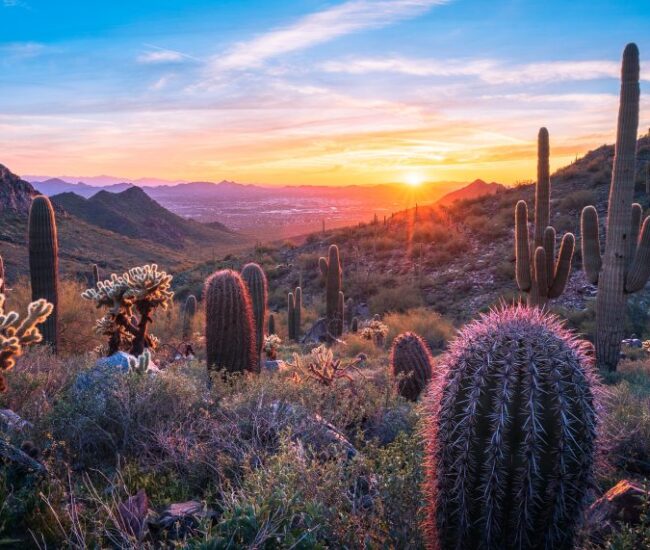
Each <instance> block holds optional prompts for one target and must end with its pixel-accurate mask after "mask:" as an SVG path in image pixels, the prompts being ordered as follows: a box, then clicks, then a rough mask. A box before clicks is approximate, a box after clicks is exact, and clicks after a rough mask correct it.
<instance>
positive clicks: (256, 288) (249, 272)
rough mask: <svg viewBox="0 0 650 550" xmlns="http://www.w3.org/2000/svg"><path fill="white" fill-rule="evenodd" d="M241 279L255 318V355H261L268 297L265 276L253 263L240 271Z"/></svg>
mask: <svg viewBox="0 0 650 550" xmlns="http://www.w3.org/2000/svg"><path fill="white" fill-rule="evenodd" d="M241 277H242V279H243V280H244V282H245V283H246V287H247V288H248V293H249V294H250V297H251V302H252V304H253V317H254V318H255V342H256V343H257V354H258V355H259V354H261V353H262V346H263V345H264V324H265V322H266V304H267V300H268V295H269V288H268V283H267V281H266V275H265V274H264V271H263V270H262V268H261V267H260V266H259V265H258V264H255V263H249V264H246V265H245V266H244V269H242V271H241Z"/></svg>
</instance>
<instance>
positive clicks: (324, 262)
mask: <svg viewBox="0 0 650 550" xmlns="http://www.w3.org/2000/svg"><path fill="white" fill-rule="evenodd" d="M318 266H319V267H320V271H321V274H322V275H323V278H324V279H325V317H326V319H327V325H328V330H329V331H330V332H331V333H332V334H334V335H335V336H337V335H340V332H339V328H338V325H339V323H340V320H341V319H342V316H341V314H342V311H340V310H339V292H341V290H342V288H343V269H342V267H341V259H340V255H339V247H338V246H336V245H335V244H333V245H331V246H330V248H329V251H328V255H327V258H322V257H321V258H320V259H319V260H318Z"/></svg>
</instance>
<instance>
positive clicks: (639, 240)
mask: <svg viewBox="0 0 650 550" xmlns="http://www.w3.org/2000/svg"><path fill="white" fill-rule="evenodd" d="M639 98H640V88H639V50H638V48H637V47H636V45H635V44H628V45H627V47H626V48H625V52H624V53H623V68H622V75H621V95H620V104H619V112H618V131H617V134H616V148H615V153H614V166H613V169H612V182H611V185H610V188H609V205H608V214H607V239H606V242H605V252H604V254H603V255H602V256H601V250H600V237H599V231H598V225H599V223H598V212H597V211H596V209H595V208H594V207H593V206H586V207H585V208H584V209H583V211H582V218H581V231H582V257H583V267H584V270H585V275H586V276H587V279H588V280H589V282H590V283H592V284H596V285H598V296H597V298H596V319H597V327H596V359H597V362H598V366H599V367H600V368H604V369H608V370H616V366H617V365H618V360H619V357H620V351H621V340H622V339H623V330H624V328H625V314H626V305H627V297H628V295H629V294H632V293H634V292H638V291H640V290H641V289H643V287H644V286H645V284H646V282H647V281H648V277H650V217H647V218H646V219H645V220H644V221H643V224H641V219H642V217H643V210H642V208H641V205H639V204H637V203H633V202H632V201H633V199H634V171H635V158H636V146H637V141H636V137H637V131H638V126H639Z"/></svg>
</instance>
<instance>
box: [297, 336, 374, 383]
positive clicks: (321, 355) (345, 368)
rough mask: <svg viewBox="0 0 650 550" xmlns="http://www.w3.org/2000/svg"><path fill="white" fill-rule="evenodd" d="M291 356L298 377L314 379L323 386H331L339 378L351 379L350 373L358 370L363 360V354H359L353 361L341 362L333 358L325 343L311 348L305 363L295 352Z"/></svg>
mask: <svg viewBox="0 0 650 550" xmlns="http://www.w3.org/2000/svg"><path fill="white" fill-rule="evenodd" d="M293 358H294V364H293V367H294V368H295V370H296V374H297V375H298V376H299V377H300V378H310V379H312V380H316V381H317V382H319V383H320V384H322V385H323V386H331V385H332V384H334V383H335V382H336V381H337V380H341V379H346V380H349V381H353V379H352V375H351V373H352V372H359V366H360V365H361V364H362V363H363V361H364V360H365V356H364V355H363V354H360V355H359V356H358V357H357V358H356V359H355V360H354V361H351V362H346V363H343V362H342V361H341V360H340V359H334V353H333V352H332V350H331V349H330V348H328V347H327V346H325V345H320V346H318V347H317V348H314V349H313V350H311V354H310V359H311V360H310V361H309V363H307V364H306V365H305V362H304V361H303V359H302V358H301V357H300V356H299V355H298V354H297V353H295V354H294V355H293Z"/></svg>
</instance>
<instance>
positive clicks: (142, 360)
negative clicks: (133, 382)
mask: <svg viewBox="0 0 650 550" xmlns="http://www.w3.org/2000/svg"><path fill="white" fill-rule="evenodd" d="M151 366H152V365H151V352H150V351H149V350H144V351H143V352H142V355H140V356H139V357H133V356H130V357H129V371H130V372H135V373H136V374H139V375H143V374H145V373H147V372H149V371H150V370H153V369H152V368H151Z"/></svg>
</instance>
